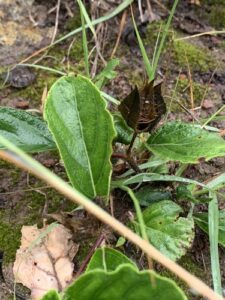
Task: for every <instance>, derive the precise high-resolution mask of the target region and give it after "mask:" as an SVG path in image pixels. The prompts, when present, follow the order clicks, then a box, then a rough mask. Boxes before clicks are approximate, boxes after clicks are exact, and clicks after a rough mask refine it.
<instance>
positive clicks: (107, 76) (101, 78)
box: [95, 58, 120, 89]
mask: <svg viewBox="0 0 225 300" xmlns="http://www.w3.org/2000/svg"><path fill="white" fill-rule="evenodd" d="M119 62H120V61H119V59H117V58H114V59H111V60H110V61H109V62H108V63H107V65H106V66H105V68H104V69H103V70H102V71H101V73H100V74H98V75H97V76H96V77H95V84H96V86H97V87H98V88H99V89H101V88H102V87H103V86H104V85H105V84H106V82H107V80H112V79H113V78H115V77H116V75H117V73H116V71H114V69H115V67H117V66H118V64H119Z"/></svg>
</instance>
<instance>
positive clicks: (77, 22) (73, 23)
mask: <svg viewBox="0 0 225 300" xmlns="http://www.w3.org/2000/svg"><path fill="white" fill-rule="evenodd" d="M78 27H81V19H80V14H79V11H77V13H76V14H75V15H74V16H73V17H72V18H69V19H68V21H67V22H66V24H65V29H66V31H72V30H74V29H76V28H78Z"/></svg>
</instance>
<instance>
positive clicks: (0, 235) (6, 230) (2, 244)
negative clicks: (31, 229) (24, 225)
mask: <svg viewBox="0 0 225 300" xmlns="http://www.w3.org/2000/svg"><path fill="white" fill-rule="evenodd" d="M0 219H2V218H1V214H0ZM20 230H21V226H18V225H15V224H6V223H4V222H1V223H0V248H1V250H2V251H4V263H9V262H12V261H14V259H15V254H16V250H17V249H18V248H19V245H20V237H21V234H20Z"/></svg>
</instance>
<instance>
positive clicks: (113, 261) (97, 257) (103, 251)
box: [86, 248, 137, 273]
mask: <svg viewBox="0 0 225 300" xmlns="http://www.w3.org/2000/svg"><path fill="white" fill-rule="evenodd" d="M122 264H130V265H131V266H133V267H135V268H137V267H136V266H135V264H134V263H133V262H132V261H131V260H130V259H129V258H128V257H127V256H125V255H124V254H122V253H121V252H119V251H117V250H114V249H112V248H99V249H97V250H96V251H95V253H94V255H93V256H92V258H91V260H90V262H89V264H88V266H87V269H86V273H87V272H89V271H93V270H96V269H100V270H104V271H107V272H111V271H115V270H116V269H117V268H118V267H119V266H120V265H122Z"/></svg>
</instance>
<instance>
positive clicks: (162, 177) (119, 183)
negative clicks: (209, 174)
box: [111, 173, 210, 190]
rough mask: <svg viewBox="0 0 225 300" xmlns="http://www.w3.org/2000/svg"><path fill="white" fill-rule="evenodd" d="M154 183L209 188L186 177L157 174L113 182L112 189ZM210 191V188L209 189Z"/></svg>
mask: <svg viewBox="0 0 225 300" xmlns="http://www.w3.org/2000/svg"><path fill="white" fill-rule="evenodd" d="M153 181H168V182H174V181H176V182H182V183H192V184H195V185H198V186H201V187H205V188H207V186H206V185H205V184H203V183H200V182H199V181H197V180H193V179H188V178H184V177H179V176H174V175H160V174H156V173H140V174H137V175H135V176H133V177H130V178H128V179H127V178H126V179H120V180H115V181H112V183H111V185H112V187H114V188H115V187H116V188H122V187H124V186H127V185H130V184H134V183H141V182H153ZM207 189H208V190H210V189H209V188H207Z"/></svg>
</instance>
